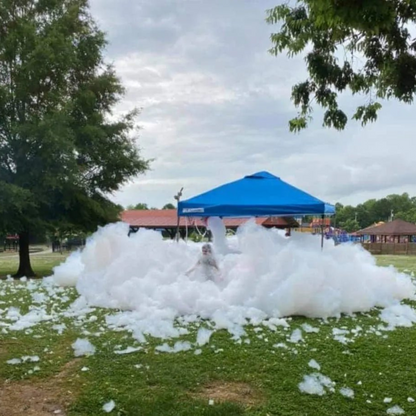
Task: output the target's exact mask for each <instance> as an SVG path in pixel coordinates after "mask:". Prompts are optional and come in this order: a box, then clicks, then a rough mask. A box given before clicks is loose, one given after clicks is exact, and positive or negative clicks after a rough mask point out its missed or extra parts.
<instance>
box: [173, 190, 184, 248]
mask: <svg viewBox="0 0 416 416" xmlns="http://www.w3.org/2000/svg"><path fill="white" fill-rule="evenodd" d="M182 191H183V188H181V190H180V191H179V192H178V193H177V194H176V195H175V196H174V198H175V199H176V200H177V201H178V202H177V203H176V214H177V216H178V222H177V223H176V241H179V239H180V234H179V225H180V222H179V221H180V217H179V201H180V200H181V196H182Z"/></svg>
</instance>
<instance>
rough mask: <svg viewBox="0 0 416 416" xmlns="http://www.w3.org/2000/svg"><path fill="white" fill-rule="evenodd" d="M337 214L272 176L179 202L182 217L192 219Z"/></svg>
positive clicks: (265, 174)
mask: <svg viewBox="0 0 416 416" xmlns="http://www.w3.org/2000/svg"><path fill="white" fill-rule="evenodd" d="M334 212H335V207H334V206H333V205H330V204H327V203H325V202H323V201H321V200H319V199H317V198H315V197H314V196H312V195H309V194H308V193H306V192H304V191H302V190H300V189H298V188H295V187H294V186H292V185H289V184H288V183H286V182H284V181H282V180H281V179H280V178H278V177H276V176H274V175H272V174H271V173H269V172H257V173H255V174H253V175H248V176H245V177H244V178H242V179H239V180H237V181H234V182H230V183H226V184H224V185H221V186H219V187H217V188H214V189H212V190H210V191H208V192H205V193H203V194H200V195H197V196H195V197H194V198H190V199H187V200H185V201H181V202H179V216H190V217H210V216H218V217H257V216H269V215H272V216H279V217H283V216H297V215H324V214H327V215H331V214H334Z"/></svg>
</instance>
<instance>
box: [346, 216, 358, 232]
mask: <svg viewBox="0 0 416 416" xmlns="http://www.w3.org/2000/svg"><path fill="white" fill-rule="evenodd" d="M342 228H343V229H344V230H345V231H346V232H347V233H352V232H354V231H357V230H359V229H360V225H359V224H358V221H356V220H351V219H349V220H347V221H345V223H344V225H343V227H342Z"/></svg>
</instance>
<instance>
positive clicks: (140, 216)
mask: <svg viewBox="0 0 416 416" xmlns="http://www.w3.org/2000/svg"><path fill="white" fill-rule="evenodd" d="M121 220H122V221H123V222H126V223H127V224H129V225H130V232H136V231H137V230H138V229H139V228H147V229H151V230H162V231H163V233H164V234H165V235H167V236H169V237H170V238H174V237H175V235H176V227H177V222H178V217H177V213H176V209H163V210H158V209H156V210H153V209H150V210H127V211H123V212H122V214H121ZM248 220H249V218H224V219H223V221H224V225H225V227H226V228H227V229H229V230H230V229H231V230H234V231H235V230H236V229H237V228H238V227H239V226H240V225H242V224H244V223H245V222H246V221H248ZM256 223H257V224H259V225H262V226H263V227H266V228H273V227H274V228H279V229H287V228H297V227H298V226H299V224H298V222H297V221H296V220H295V219H294V218H292V217H284V218H282V217H273V216H270V217H259V218H256ZM205 227H206V222H205V220H204V219H203V218H189V217H180V219H179V232H180V234H181V237H185V235H186V230H187V229H188V234H190V233H191V232H193V231H195V230H197V229H199V228H205Z"/></svg>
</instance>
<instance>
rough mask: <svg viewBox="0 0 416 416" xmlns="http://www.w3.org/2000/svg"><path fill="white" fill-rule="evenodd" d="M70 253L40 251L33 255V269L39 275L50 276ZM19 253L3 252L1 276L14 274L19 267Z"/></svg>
mask: <svg viewBox="0 0 416 416" xmlns="http://www.w3.org/2000/svg"><path fill="white" fill-rule="evenodd" d="M67 256H68V254H67V253H64V254H60V253H58V252H55V253H45V254H43V253H39V254H34V255H32V256H31V263H32V268H33V271H34V272H35V273H36V274H37V275H38V276H39V277H44V276H50V275H51V273H52V268H53V267H55V266H56V265H58V264H60V263H61V262H62V261H64V260H65V259H66V258H67ZM18 265H19V263H18V254H17V253H15V252H7V253H1V255H0V278H1V277H5V276H7V275H13V274H14V273H16V271H17V268H18Z"/></svg>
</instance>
